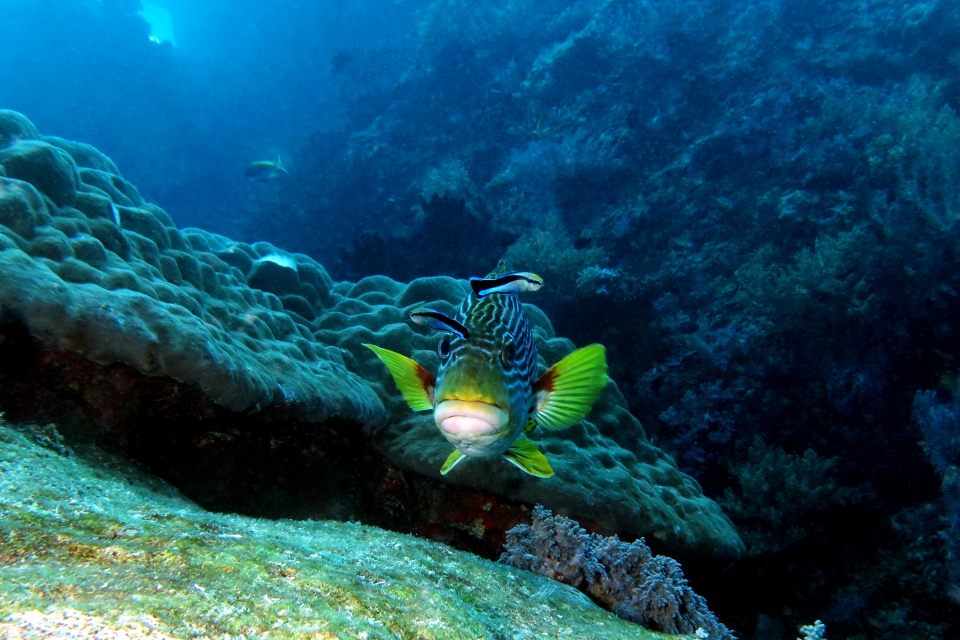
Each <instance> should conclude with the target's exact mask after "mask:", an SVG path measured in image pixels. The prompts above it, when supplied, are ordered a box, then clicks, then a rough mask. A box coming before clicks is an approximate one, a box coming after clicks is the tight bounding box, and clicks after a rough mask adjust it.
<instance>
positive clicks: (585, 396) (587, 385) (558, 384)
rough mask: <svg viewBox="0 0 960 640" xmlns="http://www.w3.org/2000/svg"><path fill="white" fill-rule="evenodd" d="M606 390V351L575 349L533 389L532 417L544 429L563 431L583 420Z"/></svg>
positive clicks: (596, 347) (541, 378) (598, 346)
mask: <svg viewBox="0 0 960 640" xmlns="http://www.w3.org/2000/svg"><path fill="white" fill-rule="evenodd" d="M606 386H607V350H606V349H604V348H603V345H600V344H591V345H590V346H588V347H584V348H583V349H577V350H576V351H574V352H573V353H571V354H570V355H568V356H567V357H566V358H564V359H563V360H561V361H560V362H558V363H557V364H555V365H553V366H552V367H550V368H549V369H547V370H546V371H545V372H544V374H543V375H542V376H540V380H538V381H537V383H536V384H535V385H534V388H533V390H534V402H535V404H534V407H533V417H534V418H535V419H536V421H537V423H538V424H539V425H540V426H541V427H544V428H546V429H553V430H557V429H566V428H567V427H570V426H572V425H574V424H576V423H577V422H579V421H580V420H582V419H583V418H584V417H586V415H587V414H588V413H590V409H591V408H592V407H593V403H594V402H596V401H597V398H599V397H600V394H601V393H602V392H603V390H604V389H605V388H606Z"/></svg>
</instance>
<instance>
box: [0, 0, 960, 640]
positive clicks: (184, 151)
mask: <svg viewBox="0 0 960 640" xmlns="http://www.w3.org/2000/svg"><path fill="white" fill-rule="evenodd" d="M0 60H2V64H0V108H7V109H14V110H17V111H20V112H22V113H24V114H25V115H26V116H27V117H29V118H30V119H31V120H32V121H33V122H34V123H35V124H36V125H37V126H38V128H39V129H40V131H42V132H43V133H45V134H49V135H58V136H61V137H64V138H69V139H73V140H79V141H83V142H86V143H89V144H92V145H94V146H96V147H98V148H99V149H100V150H102V151H103V152H105V153H106V154H107V155H109V156H110V157H111V158H112V159H113V160H114V161H115V162H116V164H117V165H118V167H119V168H120V170H121V172H122V173H123V174H124V176H125V177H126V178H127V179H128V180H129V181H130V182H132V183H133V184H135V185H137V186H138V187H139V189H140V191H141V193H142V194H143V195H144V197H145V198H146V199H148V200H150V201H152V202H156V203H157V204H159V205H160V206H162V207H163V208H165V209H166V210H167V211H168V212H169V213H170V214H171V215H172V216H173V218H174V219H175V221H176V222H177V224H178V225H181V226H199V227H202V228H205V229H208V230H211V231H215V232H219V233H223V234H225V235H228V236H230V237H233V238H236V239H242V240H246V241H256V240H269V241H270V242H273V243H274V244H276V245H278V246H282V247H284V248H286V249H288V250H291V251H299V252H304V253H307V254H309V255H311V256H312V257H314V258H316V259H317V260H319V261H320V262H322V263H323V264H324V265H325V266H326V267H327V268H328V269H329V270H330V272H331V273H332V274H334V276H335V277H338V278H350V279H358V278H360V277H363V276H366V275H370V274H375V273H382V274H387V275H389V276H391V277H394V278H396V279H399V280H409V279H412V278H415V277H419V276H424V275H437V274H448V275H451V276H456V277H466V276H470V275H483V274H485V273H487V272H488V271H489V270H490V269H491V268H492V267H493V265H494V264H496V262H497V260H499V259H500V258H503V257H506V258H507V259H508V260H510V261H512V262H514V263H516V264H514V265H513V266H514V267H515V268H517V269H530V270H534V271H536V272H537V273H538V274H540V275H542V276H543V277H544V279H545V281H546V283H547V284H546V286H545V287H544V289H543V291H542V292H540V293H539V294H538V296H539V297H537V298H536V300H533V299H531V301H535V302H536V303H537V304H538V305H540V306H541V307H542V308H543V309H544V310H545V311H546V312H547V313H548V314H549V315H550V317H551V320H552V321H553V323H554V325H555V326H556V327H557V330H558V334H560V335H565V336H568V337H570V338H571V339H573V340H574V341H575V342H576V343H578V344H581V345H582V344H587V343H589V342H593V341H597V342H601V343H603V344H605V345H606V347H607V349H608V353H609V359H610V366H611V375H612V376H613V377H614V379H615V380H617V382H618V384H619V385H620V388H621V390H622V391H623V392H624V394H625V396H626V397H627V399H628V401H629V403H630V406H631V410H632V412H633V413H634V414H635V415H637V416H638V417H639V418H640V419H641V421H642V422H643V424H644V428H645V430H646V432H647V434H648V435H649V436H650V437H651V439H652V440H654V441H655V443H656V444H657V445H658V446H660V447H662V448H663V449H664V450H665V451H667V452H668V453H669V454H670V455H672V456H673V457H674V459H675V460H676V461H677V463H678V464H679V466H680V468H681V469H682V470H683V471H685V472H686V473H689V474H691V475H693V476H694V477H696V478H697V479H698V481H699V482H700V483H701V484H702V485H703V487H704V491H705V493H706V494H707V495H708V496H710V497H712V498H714V499H715V500H717V501H718V502H720V503H721V505H722V506H723V507H724V508H725V509H726V510H727V513H728V514H729V515H730V517H731V518H732V520H733V521H734V523H735V524H736V525H737V527H738V530H739V531H740V532H741V535H742V536H743V537H744V540H745V541H746V543H747V545H748V549H749V551H748V557H746V558H744V559H742V560H740V561H738V562H733V563H731V565H730V566H727V567H720V566H714V565H698V564H697V561H696V559H691V560H690V561H688V562H686V563H685V564H684V568H685V570H686V572H687V574H688V576H690V577H691V581H692V582H693V584H694V586H695V587H696V589H697V591H698V592H699V593H702V594H703V595H705V596H707V598H708V600H709V601H710V604H711V608H713V609H714V611H716V612H717V614H718V616H719V617H720V618H721V619H722V620H724V621H725V622H726V623H727V624H728V626H730V627H732V628H735V629H737V631H738V633H739V634H740V637H742V638H756V639H758V640H772V639H776V638H788V639H791V640H792V638H795V637H797V635H798V634H799V631H798V627H799V626H800V624H805V623H810V622H812V621H813V620H814V619H816V618H821V619H823V620H824V621H825V622H826V623H827V629H828V631H827V637H829V638H831V639H835V638H851V639H852V638H856V639H858V640H860V639H864V640H865V639H868V638H869V639H873V638H877V639H880V638H884V639H886V638H897V639H903V638H917V639H921V638H960V623H958V620H960V595H958V594H960V586H958V583H960V544H958V543H957V539H958V537H960V481H958V480H957V478H960V446H958V444H957V443H958V442H960V400H958V399H957V398H958V397H960V386H958V382H957V380H958V375H960V373H958V371H960V328H958V326H957V318H958V317H960V251H958V249H957V247H958V246H960V117H958V115H957V114H958V110H960V1H958V0H940V1H930V2H921V1H913V0H908V1H907V2H893V1H887V0H865V1H863V2H854V1H853V0H812V1H800V0H767V1H761V0H706V1H702V0H697V1H694V0H662V1H652V0H651V1H644V2H641V1H627V0H623V1H619V2H618V1H611V2H602V1H600V0H580V1H575V0H539V1H534V0H513V1H510V2H500V1H484V0H477V1H474V2H467V1H466V0H433V1H431V0H395V1H391V0H369V1H365V2H347V1H346V0H330V1H318V2H289V1H288V2H279V1H273V0H262V1H261V2H256V3H254V2H249V1H242V0H236V1H226V0H218V1H212V2H205V3H202V4H201V3H195V2H187V1H186V0H155V1H154V2H152V3H149V4H146V5H143V4H141V3H140V2H138V1H131V0H103V1H100V2H97V1H94V0H49V1H41V0H33V1H21V2H14V1H12V0H0ZM278 158H279V159H280V161H281V162H282V164H283V165H284V167H285V168H286V172H275V173H276V175H270V176H269V178H268V179H265V180H263V181H258V180H254V179H250V178H247V177H245V175H244V174H245V171H246V170H247V168H248V166H249V165H250V164H251V163H253V162H256V161H267V160H269V161H274V160H276V159H278Z"/></svg>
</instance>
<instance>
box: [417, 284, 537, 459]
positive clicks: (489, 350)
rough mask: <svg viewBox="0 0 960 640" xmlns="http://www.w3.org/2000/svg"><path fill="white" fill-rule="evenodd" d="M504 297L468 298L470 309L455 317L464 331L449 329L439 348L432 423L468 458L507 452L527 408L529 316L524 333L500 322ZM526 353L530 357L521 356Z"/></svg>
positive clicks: (530, 364) (531, 359)
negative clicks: (512, 329)
mask: <svg viewBox="0 0 960 640" xmlns="http://www.w3.org/2000/svg"><path fill="white" fill-rule="evenodd" d="M510 297H511V298H513V296H510ZM501 298H506V296H500V295H494V296H489V297H487V298H483V299H479V300H478V299H477V298H474V299H473V300H468V302H469V303H470V304H469V305H468V304H467V302H465V304H464V307H467V308H466V309H465V308H464V307H461V313H460V314H458V317H457V320H458V321H459V323H460V324H462V326H463V327H464V328H465V329H466V335H458V334H457V333H455V332H450V333H446V334H445V335H443V336H442V337H441V338H440V342H439V344H438V346H437V351H438V354H439V356H440V370H439V372H438V374H437V386H436V390H435V392H434V411H433V417H434V421H435V422H436V424H437V427H438V428H439V429H440V432H441V433H442V434H443V436H444V437H445V438H446V439H447V440H448V441H449V442H450V443H451V444H453V445H454V446H455V447H457V448H458V449H459V450H460V451H462V452H463V453H464V454H466V455H468V456H495V455H500V454H501V453H503V452H504V451H506V449H508V448H509V447H510V445H511V444H513V442H514V441H515V440H516V439H517V437H519V435H520V433H521V432H522V428H523V426H524V424H525V423H526V418H527V413H528V410H529V403H530V396H531V384H532V380H533V376H534V374H535V373H536V352H535V349H534V346H533V341H532V338H531V337H530V335H529V329H528V328H527V327H526V324H525V323H526V319H525V318H521V319H522V321H523V323H524V326H523V328H524V329H526V330H527V334H523V335H517V332H516V331H511V330H510V326H509V325H507V324H504V323H503V322H502V321H501V320H502V318H501V316H502V315H504V311H505V309H504V308H502V307H503V302H504V300H502V299H501ZM517 304H518V306H517V310H519V311H520V313H522V309H520V308H519V303H517ZM514 311H516V310H514ZM523 338H526V340H524V339H523ZM531 352H532V357H531V355H530V353H531ZM523 354H526V355H527V357H526V359H522V358H520V357H519V356H520V355H523ZM531 367H532V370H531Z"/></svg>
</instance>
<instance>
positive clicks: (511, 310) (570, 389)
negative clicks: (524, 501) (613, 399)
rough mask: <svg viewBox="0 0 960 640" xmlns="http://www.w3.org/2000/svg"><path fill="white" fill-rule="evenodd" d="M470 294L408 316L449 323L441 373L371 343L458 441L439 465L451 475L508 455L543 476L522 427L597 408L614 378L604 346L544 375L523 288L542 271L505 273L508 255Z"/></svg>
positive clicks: (566, 419) (562, 424)
mask: <svg viewBox="0 0 960 640" xmlns="http://www.w3.org/2000/svg"><path fill="white" fill-rule="evenodd" d="M470 285H471V288H472V289H473V293H471V294H470V295H468V296H467V298H466V299H465V300H464V301H463V303H462V304H461V305H460V309H459V311H458V312H457V317H456V318H451V317H449V316H447V315H446V314H444V313H441V312H439V311H434V310H432V309H414V310H413V311H412V312H411V313H410V316H411V319H412V320H413V321H414V322H416V323H418V324H422V325H425V326H429V327H432V328H434V329H437V330H439V331H443V332H444V335H443V337H441V338H440V343H439V345H438V347H437V351H438V353H439V354H440V371H439V372H438V373H437V376H436V377H434V376H433V375H432V374H431V373H430V372H429V371H427V370H426V369H425V368H423V367H422V366H421V365H420V364H418V363H417V362H416V361H414V360H411V359H410V358H408V357H406V356H403V355H401V354H399V353H396V352H394V351H390V350H388V349H383V348H381V347H378V346H376V345H372V344H367V345H364V346H366V347H368V348H369V349H370V350H371V351H373V352H374V353H375V354H377V356H378V357H379V358H380V360H382V361H383V363H384V364H385V365H386V366H387V369H389V370H390V373H391V375H392V376H393V379H394V381H395V382H396V383H397V387H398V388H399V389H400V392H401V393H402V394H403V398H404V399H405V400H406V401H407V404H409V405H410V408H411V409H413V410H414V411H427V410H432V411H433V419H434V421H435V422H436V424H437V427H438V428H439V429H440V433H442V434H443V436H444V437H445V438H446V439H447V440H448V441H449V442H450V444H452V445H453V446H454V447H456V448H455V449H454V451H453V453H451V454H450V455H449V457H447V460H446V462H444V464H443V466H442V467H441V468H440V473H441V474H443V475H446V474H447V473H449V472H450V470H451V469H453V468H454V467H455V466H456V465H457V464H459V463H460V462H461V461H462V460H463V459H464V458H467V457H470V458H489V457H494V456H499V455H503V456H504V457H505V458H506V459H507V460H509V461H510V462H512V463H513V464H515V465H516V466H518V467H520V468H521V469H523V470H524V471H525V472H527V473H529V474H531V475H534V476H538V477H541V478H549V477H550V476H552V475H553V469H552V468H551V467H550V463H549V462H548V461H547V458H546V456H544V455H543V454H542V453H541V452H540V450H539V449H538V448H537V444H536V443H535V442H534V441H533V440H530V439H529V438H527V436H526V435H525V434H527V433H529V432H530V431H532V430H533V429H534V428H536V427H537V426H538V425H539V426H542V427H544V428H545V429H550V430H559V429H566V428H567V427H570V426H572V425H574V424H576V423H577V422H579V421H580V420H581V419H583V418H584V417H585V416H586V415H587V413H588V412H589V411H590V409H591V407H593V404H594V402H596V400H597V398H598V397H599V396H600V393H601V392H602V391H603V389H604V388H605V387H606V386H607V356H606V350H605V349H604V348H603V346H602V345H599V344H592V345H590V346H588V347H584V348H583V349H579V350H577V351H574V352H573V353H571V354H570V355H568V356H567V357H566V358H564V359H563V360H561V361H560V362H558V363H557V364H555V365H553V366H552V367H550V368H549V369H548V370H547V371H546V372H544V374H543V375H542V376H540V377H539V378H538V377H537V347H536V345H535V344H534V341H533V332H532V331H531V329H530V323H529V322H528V321H527V317H526V314H524V312H523V306H522V305H521V303H520V300H519V298H517V296H516V294H517V293H518V292H520V291H536V290H537V289H539V288H540V287H541V286H543V280H542V279H541V278H540V277H539V276H537V275H535V274H532V273H525V272H516V271H515V272H507V271H506V269H505V267H504V266H503V263H501V264H500V266H498V268H497V269H496V270H495V271H494V272H493V273H491V274H490V275H489V276H487V277H486V278H471V280H470Z"/></svg>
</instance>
